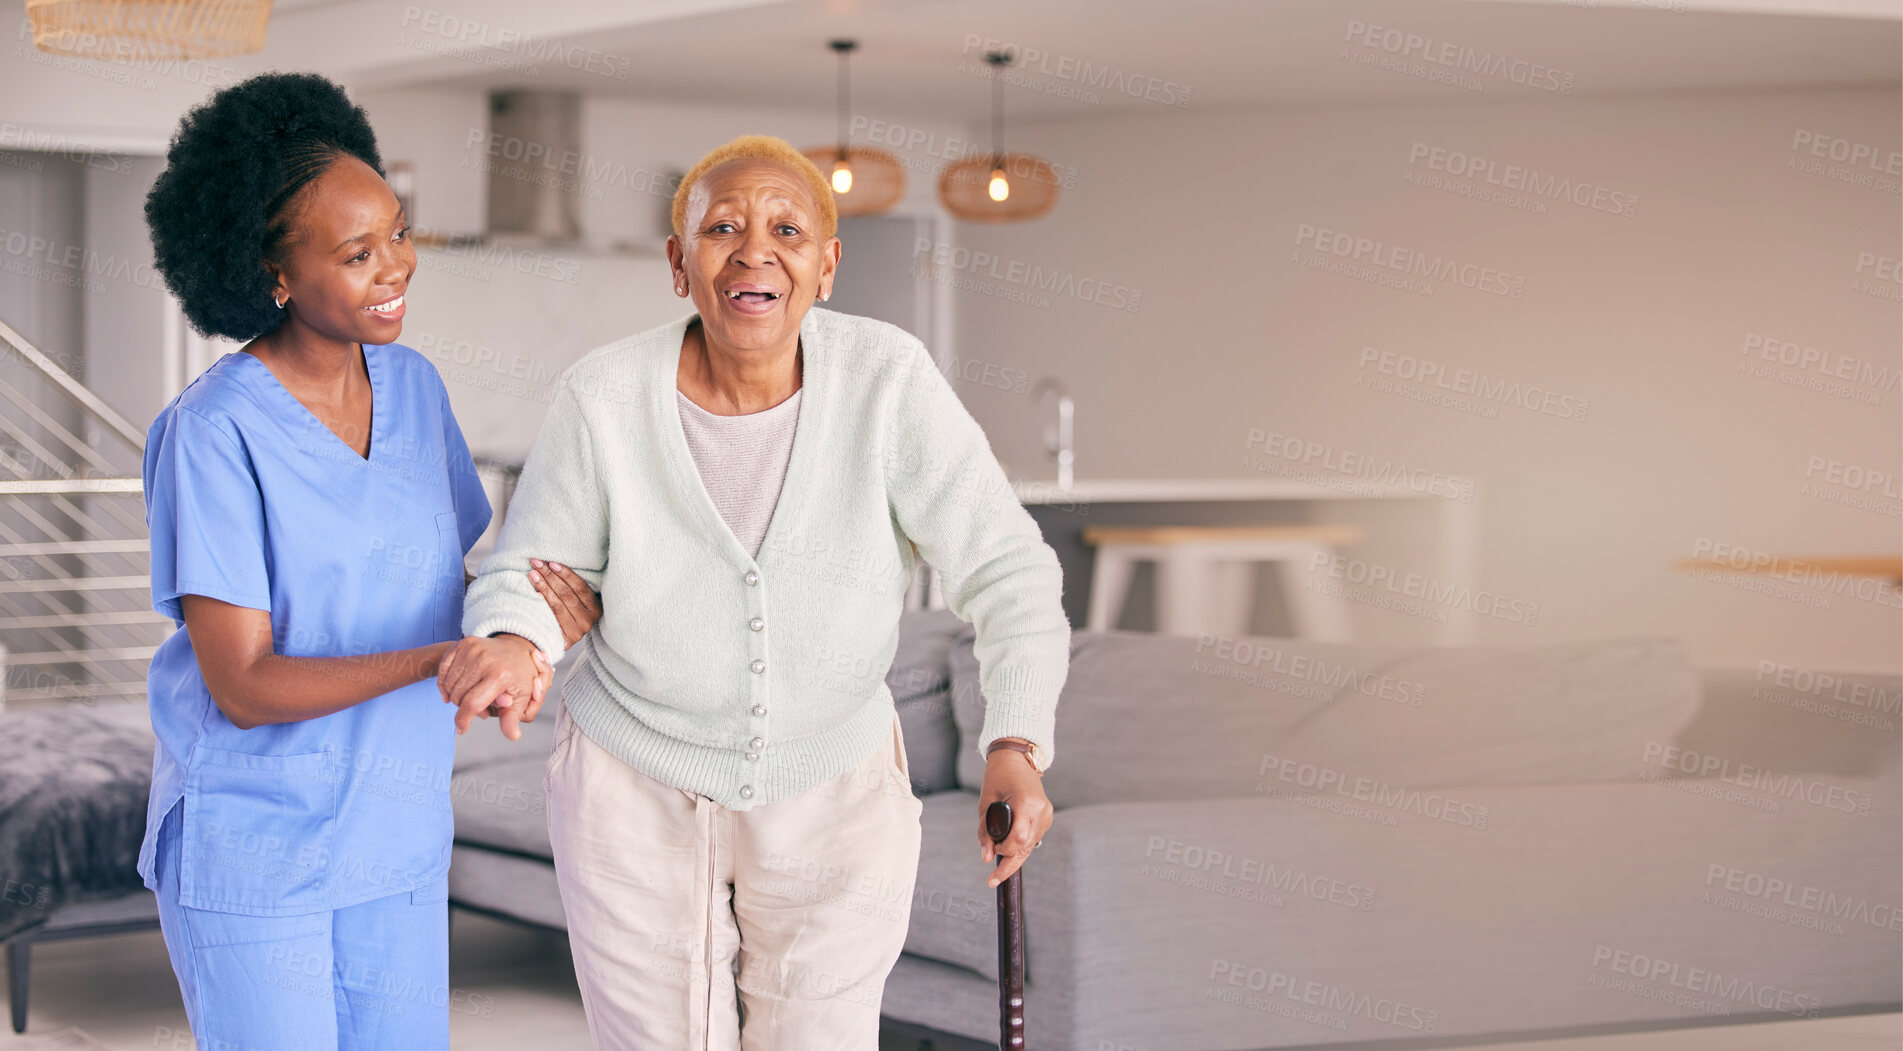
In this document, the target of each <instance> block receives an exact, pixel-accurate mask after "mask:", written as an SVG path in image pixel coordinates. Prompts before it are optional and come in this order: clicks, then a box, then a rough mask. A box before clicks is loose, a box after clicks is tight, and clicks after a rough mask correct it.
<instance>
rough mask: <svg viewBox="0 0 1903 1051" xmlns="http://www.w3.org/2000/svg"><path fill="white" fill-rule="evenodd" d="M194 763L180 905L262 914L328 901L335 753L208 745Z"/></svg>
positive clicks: (196, 754)
mask: <svg viewBox="0 0 1903 1051" xmlns="http://www.w3.org/2000/svg"><path fill="white" fill-rule="evenodd" d="M190 767H191V769H190V773H189V775H188V781H189V788H188V790H187V791H186V793H185V820H184V828H183V830H182V831H183V837H182V838H183V842H182V843H181V844H180V848H181V849H180V854H179V886H180V891H181V893H180V896H179V900H180V903H181V904H184V905H186V906H188V907H191V908H197V909H211V910H214V911H220V912H249V913H252V914H254V915H259V916H288V915H294V914H297V913H302V912H316V911H320V910H322V909H326V908H329V907H330V906H329V899H330V895H331V868H332V850H333V846H334V843H333V841H334V839H335V836H336V826H337V773H338V771H337V768H336V767H335V766H334V764H333V763H332V762H331V754H330V752H329V751H328V750H326V751H322V752H306V753H303V754H299V755H250V754H247V753H244V752H232V751H225V750H223V749H217V748H205V747H200V748H198V749H196V750H195V751H194V753H193V755H192V758H191V762H190Z"/></svg>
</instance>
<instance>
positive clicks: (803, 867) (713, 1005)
mask: <svg viewBox="0 0 1903 1051" xmlns="http://www.w3.org/2000/svg"><path fill="white" fill-rule="evenodd" d="M673 222H674V236H672V237H671V238H669V239H668V243H667V245H668V258H669V260H670V262H671V263H672V268H673V276H674V291H675V293H676V294H677V295H680V296H682V297H689V298H691V299H692V300H693V303H694V307H695V312H694V313H693V314H691V315H689V316H687V317H684V318H681V319H680V320H678V321H675V322H672V323H671V324H667V325H664V326H662V327H660V328H657V329H654V330H652V331H650V332H646V333H643V334H641V335H638V336H632V337H629V338H626V339H623V340H621V341H619V342H616V343H611V344H609V345H608V346H605V347H602V348H600V349H599V350H596V351H594V352H593V353H591V354H589V355H588V356H587V357H585V358H583V359H582V360H581V361H580V362H579V363H577V364H576V365H575V366H574V367H573V368H572V369H570V370H569V371H568V372H567V373H566V374H565V376H564V377H563V379H562V381H561V384H560V388H559V391H558V393H557V394H556V396H555V399H554V403H553V405H552V406H551V408H550V411H549V415H548V420H547V422H546V423H545V424H544V425H543V429H542V432H541V434H540V436H539V437H538V438H537V439H536V443H535V447H534V450H533V451H532V452H531V453H530V455H529V459H528V462H527V465H526V466H525V467H524V469H523V472H522V478H521V483H520V486H519V488H518V489H517V491H516V495H515V498H514V501H513V503H512V504H511V506H510V509H509V515H508V518H507V520H506V523H505V525H504V527H503V530H502V536H501V540H500V543H499V546H498V547H497V550H496V553H495V555H494V556H493V557H492V558H490V559H489V560H488V561H487V562H486V563H485V564H484V566H483V568H482V572H481V574H480V576H479V578H478V579H477V581H476V583H475V584H474V585H473V586H472V587H471V589H470V592H469V599H468V605H467V608H466V612H465V614H464V619H463V627H464V631H465V632H466V634H467V635H469V636H470V637H469V638H467V639H465V640H464V641H463V643H462V645H461V647H460V648H459V649H458V650H457V652H456V656H455V658H454V662H453V666H452V670H451V671H449V672H447V673H445V676H444V679H443V684H442V685H443V688H444V691H445V695H446V697H447V698H449V699H451V700H454V701H456V702H457V703H458V704H460V705H461V706H462V711H461V712H460V713H459V717H460V718H462V719H464V720H467V719H468V718H470V717H471V716H472V715H473V714H474V713H477V712H480V711H483V710H485V709H487V708H488V706H489V705H490V704H491V703H492V702H496V701H497V698H498V696H501V695H504V694H506V693H508V692H509V691H510V689H511V688H513V687H515V686H517V685H518V684H519V683H522V682H525V681H527V679H528V677H530V676H532V675H533V674H534V666H533V664H532V663H531V661H532V654H533V653H534V652H535V650H536V649H538V648H539V649H541V650H544V651H549V652H551V653H553V652H557V651H559V650H560V649H561V646H562V633H561V630H560V628H559V627H558V625H557V623H556V620H555V617H554V615H553V614H552V613H551V612H550V609H549V606H548V604H547V603H546V602H544V601H543V600H542V598H541V597H540V596H539V595H538V594H537V592H536V590H535V589H534V588H533V587H532V585H531V582H530V580H529V576H528V574H529V572H530V571H531V569H533V568H534V563H532V562H531V560H530V558H529V556H530V554H531V553H534V554H536V555H543V556H547V557H549V558H552V559H554V560H556V561H558V562H561V563H565V564H566V565H568V566H571V567H573V568H574V569H575V570H577V571H579V572H580V574H581V576H582V578H583V579H585V580H587V581H588V583H590V584H592V585H595V586H597V587H598V588H599V589H600V591H601V593H602V605H603V607H604V612H603V615H602V619H601V620H600V622H599V624H598V625H597V627H596V630H595V631H594V632H593V633H591V634H590V635H588V636H587V638H586V639H585V640H584V641H583V642H582V644H581V646H582V652H581V654H580V657H579V660H578V661H577V662H576V666H575V668H574V670H573V671H572V673H571V674H570V676H569V677H568V679H567V683H566V686H565V690H564V694H563V696H564V701H565V705H564V710H563V713H562V717H561V718H560V719H559V720H558V729H557V733H556V744H555V747H554V750H553V752H552V753H551V754H550V757H549V763H548V774H547V789H548V794H549V832H550V839H551V841H552V843H553V846H554V854H555V869H556V874H557V877H558V879H559V882H560V886H561V891H562V900H563V905H564V907H565V909H566V911H567V915H568V923H569V933H570V938H571V943H572V947H573V952H574V957H575V971H576V976H577V978H578V979H579V981H580V984H581V989H582V1000H583V1004H584V1005H585V1007H586V1009H587V1014H588V1022H589V1027H590V1029H591V1031H592V1032H593V1034H594V1038H595V1042H596V1045H597V1046H598V1047H601V1048H644V1049H645V1048H688V1047H693V1048H735V1047H746V1048H817V1047H824V1048H862V1049H867V1051H870V1049H872V1048H874V1047H875V1046H876V1043H877V1030H878V1014H879V1000H880V995H881V992H882V990H883V986H884V981H885V977H886V974H887V973H888V972H889V971H890V970H891V968H892V965H893V964H894V963H895V962H896V960H897V959H898V955H899V951H900V948H901V946H902V945H903V943H904V940H905V930H906V922H907V919H908V917H909V911H910V906H911V888H912V883H913V880H914V878H915V876H916V873H917V867H918V851H919V813H920V809H921V804H920V802H919V800H918V799H917V797H915V796H914V795H913V794H912V791H911V784H910V778H909V776H908V771H907V767H906V758H905V747H904V742H903V740H902V739H901V737H900V732H899V724H898V719H897V715H896V713H895V711H894V708H893V702H892V696H891V693H890V692H889V691H888V690H887V689H886V686H885V682H884V672H885V670H886V668H887V667H888V666H889V665H890V664H891V660H892V656H893V652H894V650H895V648H896V646H897V642H898V624H899V613H900V609H901V606H902V599H903V596H904V593H905V591H906V587H907V584H908V582H909V581H910V579H911V577H912V570H913V566H914V560H915V557H917V556H921V555H922V556H923V558H924V559H925V560H926V561H927V562H929V563H930V564H931V565H932V566H934V567H936V568H937V570H938V572H939V573H940V575H941V577H942V579H943V582H944V592H945V595H946V597H947V599H948V601H949V604H950V606H951V608H952V609H953V611H955V612H956V613H957V614H958V615H959V616H960V617H963V618H965V619H967V620H970V621H972V622H974V623H975V624H976V625H977V654H978V658H979V661H980V664H981V668H982V674H981V684H982V690H983V693H984V695H985V697H986V699H987V702H988V705H987V710H986V715H985V721H984V727H983V732H982V733H981V734H980V735H979V738H978V740H977V742H976V747H977V748H978V749H979V750H980V752H981V753H983V754H984V755H985V756H986V765H985V775H984V784H983V791H982V793H981V797H980V800H979V806H978V809H977V811H976V812H974V813H973V815H972V816H973V823H972V829H973V832H974V834H975V835H976V836H977V844H978V846H979V847H980V850H981V852H982V853H983V855H984V857H985V859H986V860H987V861H993V860H997V859H996V858H994V856H993V853H992V849H991V844H990V840H989V839H988V837H986V835H985V833H984V830H983V823H982V817H981V815H982V813H983V810H984V808H985V807H986V806H987V805H989V804H990V803H991V802H992V801H994V800H998V799H1003V800H1006V801H1008V802H1009V803H1010V804H1011V806H1012V809H1013V810H1014V811H1015V813H1016V814H1017V817H1018V820H1017V825H1016V827H1015V829H1014V831H1013V834H1012V836H1011V837H1010V839H1008V840H1007V841H1006V842H1005V843H1004V844H1003V845H1002V847H1001V848H1000V849H999V850H998V852H997V853H998V854H999V855H1002V863H1000V864H998V865H997V867H996V868H995V869H993V871H992V875H991V877H990V879H991V882H992V883H993V884H994V885H995V883H996V882H997V881H998V880H999V879H1002V878H1003V877H1004V876H1007V875H1009V874H1010V873H1011V872H1012V871H1015V870H1016V868H1017V866H1018V865H1020V864H1022V863H1023V860H1024V858H1025V856H1026V855H1027V854H1028V853H1029V852H1030V850H1031V848H1032V847H1033V846H1035V845H1036V843H1037V842H1038V840H1040V839H1041V838H1042V837H1043V835H1044V832H1045V830H1046V829H1047V828H1048V827H1049V826H1050V823H1051V808H1050V804H1049V801H1048V800H1047V799H1046V798H1045V796H1044V792H1043V789H1042V787H1041V784H1040V774H1041V772H1042V770H1043V769H1044V767H1045V766H1046V765H1047V764H1048V762H1049V759H1050V754H1051V730H1052V725H1053V721H1054V714H1055V712H1054V709H1055V705H1056V702H1057V696H1058V691H1059V689H1060V687H1061V686H1062V685H1063V681H1064V676H1065V672H1066V665H1067V659H1068V653H1069V646H1068V643H1069V634H1070V629H1069V626H1068V624H1067V623H1066V621H1065V618H1064V614H1063V611H1062V608H1061V606H1060V603H1059V597H1060V595H1059V593H1060V587H1061V580H1060V575H1059V570H1058V564H1057V559H1056V556H1055V555H1054V554H1053V552H1052V551H1051V549H1050V547H1049V546H1048V545H1046V544H1045V543H1044V541H1043V539H1042V537H1041V536H1040V535H1039V533H1038V530H1037V527H1036V525H1035V524H1034V523H1033V522H1032V520H1031V518H1030V516H1029V515H1028V514H1027V513H1026V512H1025V510H1024V509H1023V507H1022V506H1020V505H1019V504H1018V502H1017V501H1016V499H1015V498H1014V497H1013V495H1012V492H1011V487H1010V486H1009V485H1008V484H1007V483H1006V480H1005V478H1004V473H1003V471H1002V469H1001V468H1000V467H999V465H998V462H997V460H996V459H995V458H994V457H993V456H992V454H991V450H990V447H989V446H988V445H987V443H986V441H985V436H984V434H983V432H982V431H980V430H979V428H978V425H977V423H976V422H975V421H974V420H973V419H972V418H971V416H970V414H968V413H967V412H966V411H965V409H964V407H963V406H962V405H961V404H960V403H959V401H958V398H957V396H956V395H955V394H953V393H952V390H951V388H950V386H949V385H948V384H947V383H946V382H945V379H944V377H943V376H941V375H940V374H939V372H938V371H937V369H936V368H935V367H934V366H933V362H932V360H931V358H930V356H929V355H928V354H927V353H926V350H925V348H924V346H922V345H921V344H920V343H919V342H918V340H916V339H914V338H912V337H911V336H909V335H907V334H906V333H904V332H903V331H901V330H900V329H898V328H895V327H893V326H892V325H888V324H885V323H883V322H879V321H874V320H871V319H868V318H860V317H852V316H848V315H845V314H837V313H833V312H831V311H826V310H815V309H813V302H814V300H816V299H818V300H824V299H826V298H827V297H828V296H829V295H830V294H831V289H832V285H833V278H834V275H835V273H836V272H837V269H838V266H839V260H840V243H839V239H838V238H837V237H836V236H835V231H836V227H837V220H836V215H835V211H834V205H833V200H832V193H831V192H830V190H829V189H828V187H827V184H826V181H825V179H824V177H823V176H821V174H820V173H819V171H818V169H817V168H815V167H814V166H813V165H812V164H811V163H810V162H808V161H807V160H806V158H805V157H803V156H801V155H800V154H799V152H798V151H796V150H794V149H792V148H791V147H790V146H788V145H787V144H786V143H785V142H782V141H781V140H779V139H774V138H767V137H762V136H748V137H745V138H741V139H736V140H735V141H733V142H731V143H728V144H727V145H725V146H722V147H720V148H719V149H716V150H714V151H713V152H712V153H710V154H708V155H707V156H706V157H705V158H703V159H702V160H701V161H700V162H699V163H698V164H696V165H695V166H694V167H693V169H692V170H691V171H689V172H688V173H687V175H686V176H685V177H684V178H683V179H682V181H681V185H680V188H679V190H678V192H677V193H676V195H675V198H674V209H673ZM915 545H916V555H915V553H914V546H915ZM506 700H507V699H506V697H503V702H504V703H506Z"/></svg>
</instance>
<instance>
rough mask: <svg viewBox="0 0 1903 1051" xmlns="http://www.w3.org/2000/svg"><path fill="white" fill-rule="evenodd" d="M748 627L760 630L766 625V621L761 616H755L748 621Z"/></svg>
mask: <svg viewBox="0 0 1903 1051" xmlns="http://www.w3.org/2000/svg"><path fill="white" fill-rule="evenodd" d="M747 627H749V628H752V629H753V630H755V631H759V630H760V629H761V628H764V627H766V621H764V620H761V619H760V618H759V617H755V618H753V619H752V620H750V621H747Z"/></svg>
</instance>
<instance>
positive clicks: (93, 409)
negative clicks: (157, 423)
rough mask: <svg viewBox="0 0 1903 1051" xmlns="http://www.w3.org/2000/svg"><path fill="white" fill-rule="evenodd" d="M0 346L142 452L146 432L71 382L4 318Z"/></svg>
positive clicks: (82, 385)
mask: <svg viewBox="0 0 1903 1051" xmlns="http://www.w3.org/2000/svg"><path fill="white" fill-rule="evenodd" d="M0 342H5V343H8V344H10V345H12V347H13V349H14V350H17V351H19V352H20V356H21V357H23V358H25V359H26V360H27V363H28V364H30V365H32V366H33V367H34V368H36V369H39V370H40V372H41V373H43V374H45V376H46V377H47V378H48V379H50V380H52V381H53V382H54V383H56V384H58V385H59V387H60V389H61V390H64V391H65V392H66V393H67V394H68V395H70V396H71V397H72V399H73V400H74V401H76V402H78V403H80V404H81V405H84V406H85V407H86V410H87V411H88V412H90V413H92V414H93V416H94V417H96V418H97V419H98V420H99V422H101V423H103V424H105V425H106V426H108V427H111V428H112V429H113V430H115V431H118V432H119V437H121V438H124V439H125V440H126V441H128V442H130V443H132V447H133V448H134V449H137V450H139V451H140V452H144V451H145V432H143V431H141V430H139V429H138V428H137V427H134V426H133V425H132V423H131V421H129V420H127V419H126V418H125V417H124V416H121V415H119V413H118V412H117V411H115V410H114V409H113V407H112V406H110V405H107V404H106V403H105V402H103V401H101V400H100V399H99V395H97V394H94V393H93V392H92V391H90V390H88V389H86V385H85V384H83V383H81V382H79V381H78V380H76V379H74V378H73V377H72V374H71V373H69V372H67V371H66V370H65V369H62V368H60V367H59V363H58V362H55V361H54V360H53V359H52V358H49V357H47V356H46V355H45V354H44V353H42V352H41V351H40V348H38V347H36V346H34V345H33V344H32V343H29V342H28V341H27V338H26V337H25V336H22V335H20V333H19V331H18V330H16V329H15V328H14V327H13V326H12V325H9V324H7V322H6V319H5V318H0Z"/></svg>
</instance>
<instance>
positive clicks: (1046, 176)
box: [938, 51, 1059, 223]
mask: <svg viewBox="0 0 1903 1051" xmlns="http://www.w3.org/2000/svg"><path fill="white" fill-rule="evenodd" d="M1011 57H1012V56H1011V54H1010V53H1009V52H1005V51H993V52H991V53H989V54H987V55H986V56H985V61H986V62H989V63H991V152H990V153H983V154H974V155H973V156H970V157H966V158H964V159H963V160H960V161H956V162H954V163H952V164H951V165H949V166H947V167H946V169H945V170H944V171H943V172H941V173H940V174H939V176H938V203H940V204H942V205H944V206H945V210H946V211H948V212H950V213H951V214H952V216H953V217H954V218H958V219H964V220H966V221H967V222H974V223H1016V222H1023V221H1025V220H1027V219H1036V218H1038V217H1039V216H1042V215H1044V214H1045V213H1046V212H1049V211H1050V210H1051V209H1052V208H1053V207H1055V206H1056V205H1057V185H1058V182H1059V177H1058V174H1057V172H1056V171H1055V170H1054V169H1053V168H1052V167H1051V165H1050V162H1049V161H1046V160H1044V159H1043V158H1042V157H1036V156H1032V155H1031V154H1028V153H1006V152H1004V69H1005V67H1006V66H1009V65H1010V64H1011Z"/></svg>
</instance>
